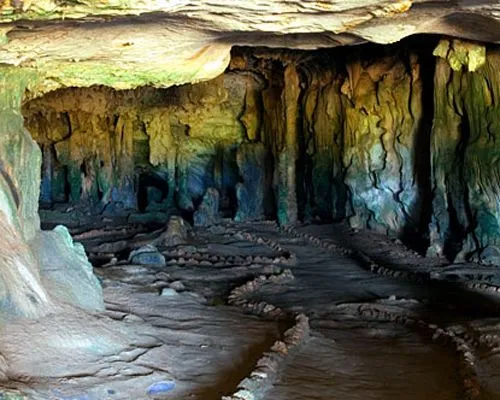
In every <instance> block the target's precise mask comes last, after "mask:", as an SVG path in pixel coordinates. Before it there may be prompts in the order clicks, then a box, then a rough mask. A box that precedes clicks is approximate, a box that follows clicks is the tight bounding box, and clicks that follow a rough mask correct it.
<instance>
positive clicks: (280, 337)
mask: <svg viewBox="0 0 500 400" xmlns="http://www.w3.org/2000/svg"><path fill="white" fill-rule="evenodd" d="M122 223H123V224H122ZM181 225H182V224H180V225H179V226H178V227H177V228H176V232H174V234H173V233H172V232H169V233H168V234H167V232H168V231H167V232H165V230H163V229H158V230H156V231H155V230H153V231H151V229H148V228H147V227H145V226H143V225H139V224H136V225H132V224H130V223H127V224H125V221H122V222H120V221H100V222H99V221H94V223H93V224H91V225H90V224H88V225H87V227H86V228H83V227H79V228H73V235H74V238H75V239H76V240H78V241H81V242H83V243H84V245H85V247H86V249H87V251H88V252H89V254H90V256H91V259H92V261H94V264H95V265H98V267H97V268H95V272H96V273H97V275H98V277H99V278H100V280H101V282H102V285H103V288H104V296H105V304H106V311H105V312H104V313H99V314H94V315H89V314H88V313H84V312H75V311H74V309H62V310H59V312H58V313H55V314H51V315H49V316H47V317H43V318H41V319H38V320H21V321H19V320H16V321H11V322H10V323H5V324H2V327H1V331H2V332H1V333H0V349H1V356H2V358H0V362H7V363H8V369H7V370H8V371H9V376H8V377H5V378H4V379H3V384H2V385H3V390H4V392H3V397H2V396H0V398H29V399H92V400H93V399H154V398H157V399H163V398H165V399H190V398H192V399H207V400H210V399H219V398H222V397H224V398H225V399H234V400H236V399H260V398H264V399H303V398H307V399H330V398H332V396H333V397H335V398H342V399H400V398H405V399H428V398H433V399H457V398H466V399H476V398H497V397H499V395H498V394H497V393H500V377H499V376H498V373H497V372H496V371H497V370H498V368H497V366H498V363H499V359H498V356H497V349H498V347H499V343H500V336H498V333H499V332H500V325H499V323H500V319H498V318H497V315H498V309H499V306H500V294H498V289H497V287H498V286H500V274H499V273H498V272H497V269H496V268H493V267H480V266H477V265H467V264H461V265H446V264H445V263H444V262H443V261H442V260H438V259H430V258H423V257H421V256H420V255H418V254H416V253H414V252H412V251H410V250H408V249H406V248H405V247H404V246H403V245H402V244H400V243H397V242H394V241H391V240H389V239H388V238H386V237H384V236H377V235H374V234H372V233H364V232H353V231H351V230H349V229H348V228H346V227H345V226H343V225H333V226H332V225H305V226H301V227H297V228H291V227H285V228H279V227H277V226H276V225H274V224H273V223H258V224H252V225H250V224H233V223H231V222H229V221H223V222H222V223H221V224H219V225H217V226H213V227H211V228H204V229H198V230H197V231H190V229H189V228H188V227H182V226H181ZM111 226H112V227H111Z"/></svg>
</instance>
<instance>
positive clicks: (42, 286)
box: [0, 68, 104, 321]
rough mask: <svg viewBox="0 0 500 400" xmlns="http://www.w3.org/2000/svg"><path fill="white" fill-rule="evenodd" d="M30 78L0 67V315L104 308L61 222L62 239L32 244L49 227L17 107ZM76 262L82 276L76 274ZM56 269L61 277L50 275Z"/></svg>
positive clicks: (37, 156)
mask: <svg viewBox="0 0 500 400" xmlns="http://www.w3.org/2000/svg"><path fill="white" fill-rule="evenodd" d="M34 80H36V76H35V75H34V74H32V73H29V72H26V71H24V72H23V71H19V70H16V69H13V68H2V69H0V122H1V127H2V128H1V129H2V133H1V135H0V230H1V237H2V242H1V246H0V321H3V320H4V319H5V318H10V317H12V316H23V317H38V316H41V315H44V314H47V313H50V312H53V311H54V310H55V308H56V304H57V305H59V306H61V305H63V304H72V305H75V306H78V307H82V308H87V309H91V310H100V309H103V308H104V304H103V300H102V291H101V287H100V285H99V283H98V281H97V278H95V276H93V274H92V271H91V267H90V265H89V264H88V261H87V259H86V256H85V253H84V252H83V254H82V251H83V249H82V248H81V247H78V246H77V245H75V244H73V242H72V240H71V238H70V237H69V233H68V232H67V230H65V228H63V227H60V228H58V229H57V231H58V232H59V233H60V235H62V237H63V238H69V239H68V240H66V241H64V240H63V241H62V242H61V240H60V238H59V239H58V238H55V240H56V242H59V245H58V251H57V252H51V249H50V247H46V246H42V247H38V246H37V243H39V242H40V241H43V240H49V239H48V237H49V236H50V235H53V234H54V232H42V231H40V219H39V216H38V197H39V193H40V165H41V152H40V149H39V147H38V146H37V145H36V143H35V141H34V140H33V139H32V138H31V136H30V134H29V132H28V131H27V130H26V129H25V127H24V120H23V118H22V114H21V112H20V110H21V102H22V99H23V96H24V92H25V90H26V89H27V88H28V87H29V85H30V84H31V83H32V82H33V81H34ZM75 249H76V250H77V252H75V251H74V250H75ZM77 256H78V257H77ZM54 257H56V258H57V257H64V260H65V261H66V262H67V263H64V265H59V266H55V265H54V263H53V261H54ZM82 266H83V267H84V268H86V272H85V274H84V276H82V275H81V274H80V275H79V273H80V272H81V268H82ZM56 275H58V276H61V277H63V278H61V279H55V276H56ZM75 275H79V276H78V278H77V279H76V278H75Z"/></svg>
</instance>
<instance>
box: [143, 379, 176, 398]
mask: <svg viewBox="0 0 500 400" xmlns="http://www.w3.org/2000/svg"><path fill="white" fill-rule="evenodd" d="M174 389H175V382H174V381H160V382H156V383H153V384H152V385H151V386H150V387H148V390H147V393H148V395H150V396H151V395H155V394H162V393H168V392H171V391H172V390H174Z"/></svg>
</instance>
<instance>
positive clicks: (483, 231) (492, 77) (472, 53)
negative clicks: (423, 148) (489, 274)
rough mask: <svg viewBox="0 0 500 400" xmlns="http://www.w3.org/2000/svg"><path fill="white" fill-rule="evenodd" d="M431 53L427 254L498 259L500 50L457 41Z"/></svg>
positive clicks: (458, 258)
mask: <svg viewBox="0 0 500 400" xmlns="http://www.w3.org/2000/svg"><path fill="white" fill-rule="evenodd" d="M436 53H437V55H439V56H440V58H439V59H438V61H437V66H436V74H435V109H436V110H435V120H434V127H433V134H432V172H433V191H434V200H433V219H432V224H431V239H432V243H431V247H430V248H429V254H431V255H433V254H438V255H445V256H447V257H448V258H450V259H455V260H457V261H462V260H465V259H469V258H472V259H474V260H482V261H485V262H487V263H493V264H496V265H500V164H499V162H500V149H499V147H498V140H499V139H500V125H499V121H500V119H499V118H500V107H499V99H500V97H499V96H500V91H499V90H500V76H499V73H498V71H499V70H500V69H499V68H500V51H499V49H498V47H496V46H489V47H488V49H487V53H486V48H485V46H484V45H470V44H464V43H463V42H460V41H456V40H455V41H443V42H442V43H441V44H440V47H439V48H437V49H436Z"/></svg>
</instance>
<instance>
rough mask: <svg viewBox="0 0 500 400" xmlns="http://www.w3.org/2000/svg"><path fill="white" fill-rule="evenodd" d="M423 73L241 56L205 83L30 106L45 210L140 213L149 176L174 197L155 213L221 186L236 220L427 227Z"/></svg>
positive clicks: (410, 66)
mask: <svg viewBox="0 0 500 400" xmlns="http://www.w3.org/2000/svg"><path fill="white" fill-rule="evenodd" d="M367 50H368V51H367ZM420 66H421V63H420V59H419V55H418V51H416V50H413V49H412V45H411V44H403V45H397V46H390V47H384V48H383V47H381V46H375V47H373V46H372V47H369V48H363V49H356V50H352V51H333V50H329V51H320V52H294V51H271V50H265V49H255V50H249V49H236V50H235V51H233V57H232V60H231V63H230V65H229V68H228V70H227V71H226V73H225V74H224V75H222V76H220V77H219V78H217V79H214V80H212V81H208V82H205V83H201V84H196V85H184V86H180V87H176V88H170V89H167V90H155V89H152V88H149V89H148V88H141V89H138V90H136V91H119V92H115V91H112V90H110V89H107V88H97V87H96V88H90V89H68V90H63V91H59V92H55V93H54V94H50V95H48V96H45V97H43V98H40V99H38V100H35V101H32V102H30V103H28V104H27V105H26V107H25V109H24V114H25V116H26V124H27V127H28V129H30V130H31V131H32V132H34V136H35V139H36V140H37V141H38V143H40V145H41V147H42V148H43V149H44V160H45V161H44V171H46V172H45V173H44V179H43V183H42V189H43V188H46V189H45V191H47V192H48V193H49V194H47V195H46V196H44V190H42V200H44V199H45V198H47V199H49V200H51V201H56V202H57V201H63V202H64V201H71V202H72V203H73V204H87V205H90V206H91V207H97V208H96V211H102V209H104V208H106V207H107V208H109V207H110V205H111V206H113V207H116V204H117V203H121V206H122V207H123V208H129V209H134V208H137V207H138V206H140V204H138V202H139V203H141V200H140V198H141V196H140V193H139V192H140V191H141V188H140V185H141V182H140V179H141V178H140V176H141V174H143V175H144V174H150V175H154V176H155V177H156V179H157V181H158V185H157V187H156V189H162V188H163V189H162V190H163V192H162V193H156V195H154V193H152V191H153V189H151V190H150V191H151V193H149V194H151V196H148V198H149V197H150V198H153V197H155V196H156V198H157V201H158V202H159V204H156V205H153V204H151V202H150V201H146V207H144V204H143V205H142V208H145V209H148V210H152V209H155V210H164V211H165V210H167V209H168V208H169V207H173V206H176V207H178V208H180V209H181V210H187V211H193V210H195V209H196V208H197V207H198V206H199V203H200V201H202V198H203V196H204V194H205V193H206V191H207V189H208V188H209V187H214V188H216V189H218V190H219V192H220V193H221V196H222V207H224V206H225V207H226V208H231V207H232V208H233V209H234V210H233V211H234V212H233V213H232V216H234V217H235V218H236V219H237V220H245V219H250V220H251V219H261V218H264V217H268V218H277V219H278V221H280V223H284V224H287V223H294V222H296V221H297V220H298V219H311V218H315V217H317V218H321V219H324V220H325V219H326V220H332V219H336V220H339V219H342V218H346V217H347V218H348V219H349V222H350V223H351V225H352V226H353V227H357V228H367V227H368V228H375V229H379V230H381V231H383V232H385V233H391V234H394V235H399V236H401V235H403V234H404V233H405V232H407V231H415V230H418V229H419V228H420V219H421V218H420V208H421V207H420V205H421V204H420V203H421V201H422V200H421V197H422V196H421V186H422V184H423V183H422V182H420V181H419V163H418V160H417V159H418V157H417V153H418V152H419V151H420V148H419V144H418V143H419V141H420V139H419V138H420V136H422V135H425V134H426V132H424V129H422V119H423V115H422V101H423V97H422V80H421V68H420ZM428 133H429V132H427V134H428ZM424 150H425V149H424ZM138 176H139V178H138ZM47 181H49V183H47ZM51 188H52V189H51ZM138 199H139V200H138ZM142 202H143V201H142ZM139 208H141V207H139ZM111 209H112V210H114V209H115V208H111Z"/></svg>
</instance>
